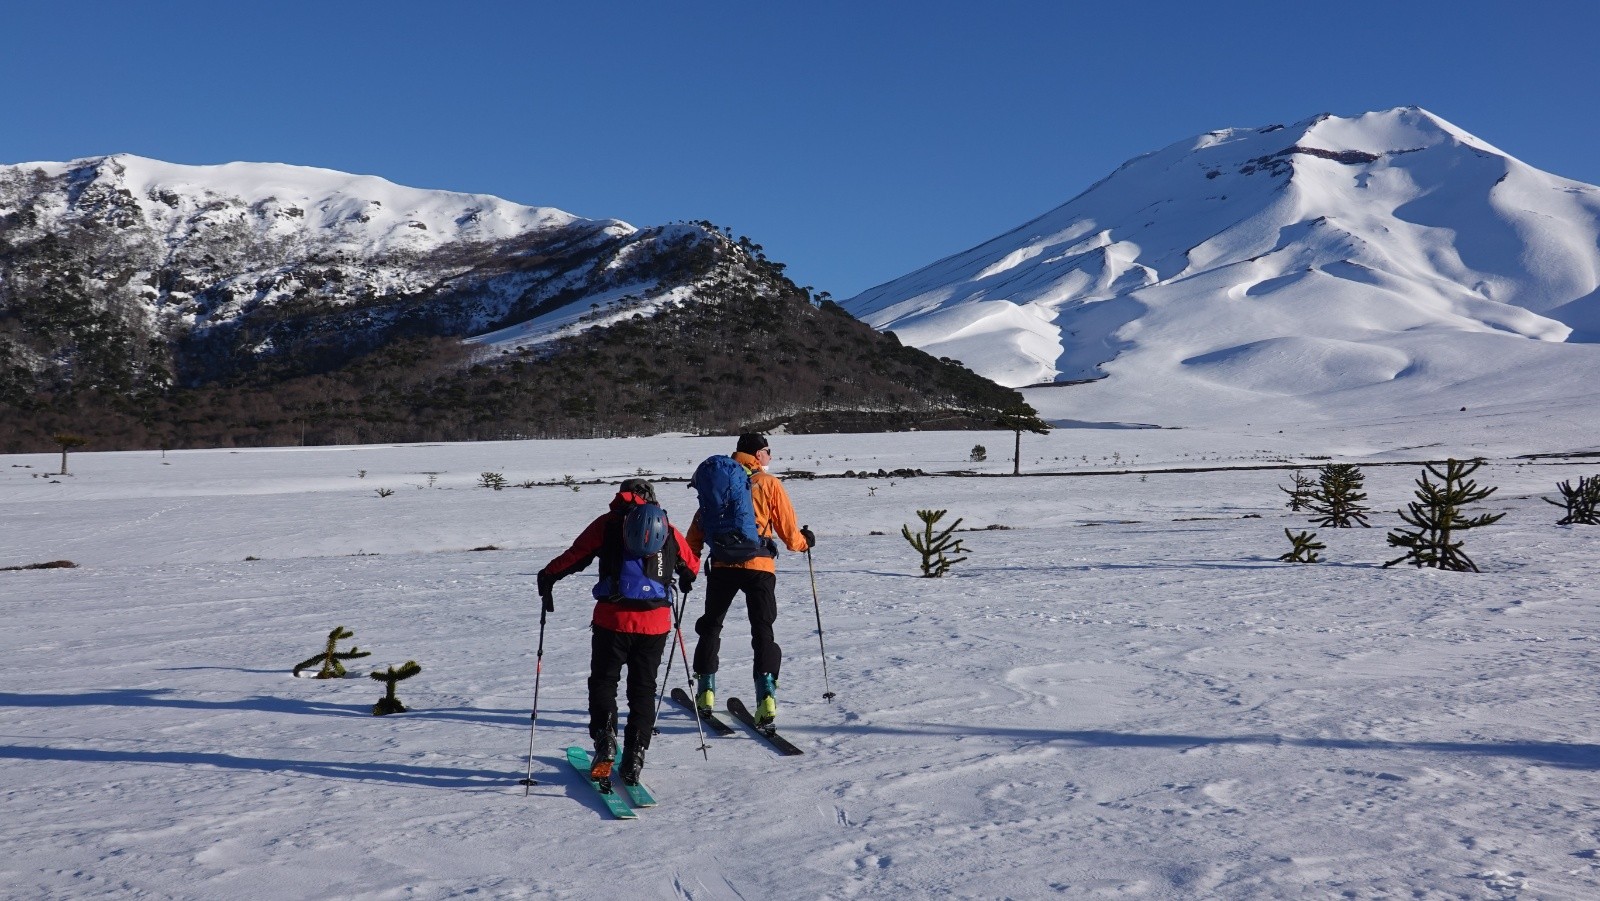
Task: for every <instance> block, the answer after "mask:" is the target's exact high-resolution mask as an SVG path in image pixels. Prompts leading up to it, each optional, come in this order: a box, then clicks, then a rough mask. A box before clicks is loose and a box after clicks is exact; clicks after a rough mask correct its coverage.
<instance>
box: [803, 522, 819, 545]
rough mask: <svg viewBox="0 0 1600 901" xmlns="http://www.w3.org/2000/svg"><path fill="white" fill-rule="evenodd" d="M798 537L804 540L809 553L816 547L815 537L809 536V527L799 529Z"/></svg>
mask: <svg viewBox="0 0 1600 901" xmlns="http://www.w3.org/2000/svg"><path fill="white" fill-rule="evenodd" d="M800 537H801V538H804V539H805V540H806V550H808V551H809V550H811V549H812V548H814V547H816V546H817V536H815V535H813V534H811V527H810V526H801V527H800Z"/></svg>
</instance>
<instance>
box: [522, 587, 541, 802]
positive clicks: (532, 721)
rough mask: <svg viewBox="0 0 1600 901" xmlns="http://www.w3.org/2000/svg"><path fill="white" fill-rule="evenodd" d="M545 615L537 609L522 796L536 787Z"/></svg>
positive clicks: (525, 795)
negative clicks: (536, 647)
mask: <svg viewBox="0 0 1600 901" xmlns="http://www.w3.org/2000/svg"><path fill="white" fill-rule="evenodd" d="M546 615H547V613H546V612H545V610H544V608H543V606H541V607H540V608H539V653H538V657H537V659H536V662H535V663H534V665H533V715H532V716H531V717H529V718H528V775H527V776H525V777H523V779H522V783H521V784H522V796H523V797H524V798H526V797H527V796H528V788H529V786H534V785H538V784H539V783H537V782H535V781H533V730H534V729H535V727H537V726H538V725H539V677H540V676H542V675H544V620H545V616H546Z"/></svg>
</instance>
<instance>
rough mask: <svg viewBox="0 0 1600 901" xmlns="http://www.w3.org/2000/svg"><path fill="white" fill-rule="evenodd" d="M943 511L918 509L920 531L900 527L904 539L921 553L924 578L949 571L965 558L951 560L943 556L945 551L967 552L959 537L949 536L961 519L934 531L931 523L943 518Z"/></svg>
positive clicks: (933, 577)
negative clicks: (920, 522)
mask: <svg viewBox="0 0 1600 901" xmlns="http://www.w3.org/2000/svg"><path fill="white" fill-rule="evenodd" d="M945 512H946V511H944V510H918V511H917V518H918V519H920V520H922V532H921V533H919V534H912V532H911V527H910V526H909V525H905V526H901V527H900V534H901V535H904V536H905V539H906V541H908V542H910V543H911V546H912V547H914V548H916V549H917V553H919V554H921V555H922V576H923V578H925V579H937V578H939V577H940V576H943V575H944V574H945V573H947V572H949V571H950V567H952V566H954V565H956V564H957V563H960V562H961V561H963V560H965V559H967V558H966V557H956V558H955V559H953V560H952V559H950V558H948V557H946V556H945V553H946V552H948V553H951V554H965V553H967V549H966V548H964V547H962V546H961V539H959V538H955V539H952V538H951V537H950V533H951V532H954V531H955V530H956V526H959V525H961V520H959V519H957V520H956V521H955V522H953V523H951V524H950V526H949V528H947V529H945V530H944V531H941V532H934V530H933V524H934V523H936V522H938V521H939V520H941V519H943V518H944V514H945Z"/></svg>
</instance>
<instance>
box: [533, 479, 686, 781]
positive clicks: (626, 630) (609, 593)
mask: <svg viewBox="0 0 1600 901" xmlns="http://www.w3.org/2000/svg"><path fill="white" fill-rule="evenodd" d="M636 509H637V511H638V512H637V513H636V514H635V515H634V516H632V517H630V515H629V514H630V512H632V511H635V510H636ZM625 530H629V531H632V530H639V531H641V532H652V531H653V532H654V533H655V537H656V538H657V539H664V540H661V541H660V543H659V545H658V547H659V549H658V550H655V551H654V552H652V553H649V554H645V555H642V556H641V555H634V554H630V553H629V551H628V547H627V545H628V544H629V543H630V539H632V538H633V537H634V536H633V535H631V534H628V535H625ZM634 546H635V547H639V544H637V543H635V544H634ZM596 558H598V559H599V560H600V578H599V580H598V581H597V582H596V583H595V586H594V598H595V605H594V618H593V622H592V624H591V629H592V630H593V633H594V634H593V638H592V639H591V641H590V655H589V735H590V736H591V737H592V738H593V739H594V768H593V770H592V771H591V775H592V776H594V778H596V779H603V778H608V777H609V776H610V775H611V767H612V762H613V761H614V760H616V754H617V683H618V682H619V681H620V680H621V677H622V668H623V666H627V668H628V724H627V728H626V730H625V731H624V733H623V740H622V763H621V766H620V771H621V775H622V779H623V781H625V782H627V783H629V784H637V783H638V781H639V773H640V771H641V770H642V769H644V755H645V751H646V750H647V749H648V748H649V747H650V732H651V729H652V727H654V726H655V703H656V671H657V669H659V668H660V666H661V654H662V651H664V650H665V649H666V646H667V635H668V633H670V632H671V631H672V601H671V600H670V597H669V591H668V589H669V587H670V586H671V584H672V580H673V578H674V577H676V578H677V580H678V589H679V590H680V591H682V592H683V593H685V594H687V593H688V592H689V590H690V589H691V588H692V587H693V586H694V578H695V576H696V575H698V574H699V572H700V560H699V558H698V557H696V556H695V554H694V553H693V552H691V551H690V550H689V544H688V542H687V541H685V540H684V537H683V535H682V534H681V533H680V532H679V531H678V530H677V528H675V527H674V526H673V525H672V524H671V523H670V522H668V521H667V519H666V514H665V512H663V511H662V510H661V508H660V507H659V506H657V505H656V492H655V489H654V488H653V487H651V485H650V483H649V482H647V481H645V480H644V479H628V480H627V481H625V482H623V483H622V485H621V486H620V487H619V489H618V491H617V495H616V497H614V498H612V500H611V509H610V510H608V511H607V512H606V513H605V515H603V516H601V517H600V518H598V519H596V520H595V521H594V522H591V523H590V524H589V526H588V527H587V528H585V529H584V530H583V532H582V533H580V534H579V535H578V538H577V540H575V541H574V542H573V543H572V547H569V548H567V549H566V550H565V551H563V552H562V553H561V554H560V555H559V556H557V557H556V558H555V559H554V560H551V561H550V562H549V563H548V564H546V565H545V567H544V569H542V570H540V571H539V598H540V600H542V601H543V602H544V609H545V611H546V612H550V611H554V610H555V598H554V595H553V589H554V587H555V583H556V582H557V581H559V580H560V579H562V578H565V577H566V576H569V575H572V574H573V573H575V572H581V571H582V570H584V569H587V568H588V566H589V564H590V563H591V562H592V561H594V560H595V559H596Z"/></svg>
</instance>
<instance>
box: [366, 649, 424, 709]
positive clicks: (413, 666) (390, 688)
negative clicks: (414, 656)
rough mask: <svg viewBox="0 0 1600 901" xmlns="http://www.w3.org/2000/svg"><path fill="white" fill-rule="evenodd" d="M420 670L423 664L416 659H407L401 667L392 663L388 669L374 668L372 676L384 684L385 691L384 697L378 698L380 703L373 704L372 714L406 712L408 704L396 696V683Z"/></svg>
mask: <svg viewBox="0 0 1600 901" xmlns="http://www.w3.org/2000/svg"><path fill="white" fill-rule="evenodd" d="M420 672H422V664H420V663H418V662H417V661H415V660H407V661H406V662H405V664H404V665H403V666H401V667H400V668H399V669H395V668H394V666H393V665H391V666H390V667H389V668H388V669H387V670H373V671H372V678H374V679H376V680H377V681H379V682H382V683H383V684H384V692H383V697H381V698H379V699H378V703H376V704H373V705H372V715H373V716H387V715H389V714H391V713H405V712H406V705H404V704H402V703H400V699H399V698H397V697H395V696H394V686H395V683H397V682H400V681H401V680H403V679H409V678H411V677H412V676H415V675H416V674H417V673H420Z"/></svg>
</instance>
